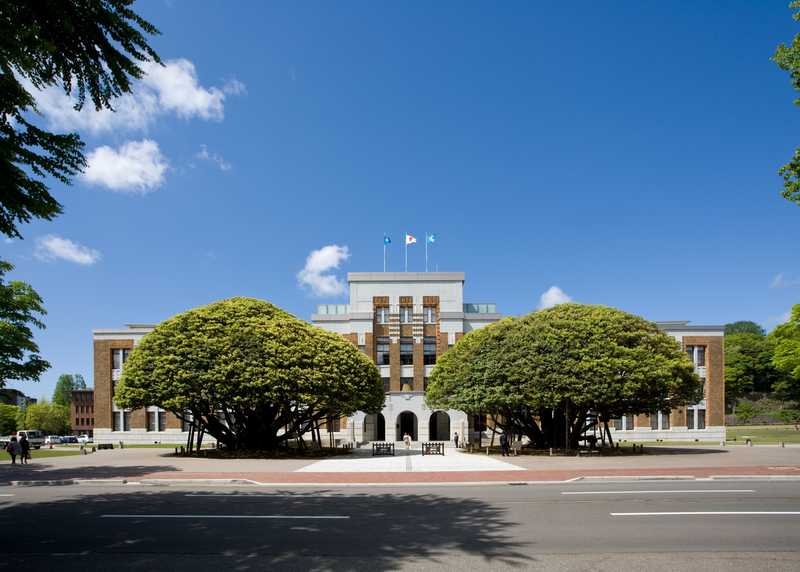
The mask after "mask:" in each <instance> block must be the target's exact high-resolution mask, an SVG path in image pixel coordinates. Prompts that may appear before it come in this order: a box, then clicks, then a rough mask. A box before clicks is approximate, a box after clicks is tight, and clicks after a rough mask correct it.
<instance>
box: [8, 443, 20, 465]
mask: <svg viewBox="0 0 800 572" xmlns="http://www.w3.org/2000/svg"><path fill="white" fill-rule="evenodd" d="M6 451H7V452H8V454H9V455H11V464H12V465H16V464H17V455H19V452H20V449H19V443H17V438H16V437H11V439H9V441H8V445H6Z"/></svg>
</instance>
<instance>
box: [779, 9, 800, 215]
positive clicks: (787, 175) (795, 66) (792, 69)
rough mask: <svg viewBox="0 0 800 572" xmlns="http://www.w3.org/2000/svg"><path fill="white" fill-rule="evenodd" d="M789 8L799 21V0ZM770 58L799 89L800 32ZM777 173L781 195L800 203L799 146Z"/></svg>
mask: <svg viewBox="0 0 800 572" xmlns="http://www.w3.org/2000/svg"><path fill="white" fill-rule="evenodd" d="M789 8H790V9H792V10H795V12H794V14H793V15H792V18H794V20H795V21H800V0H793V1H792V2H790V3H789ZM772 60H773V61H774V62H775V63H776V64H778V67H779V68H781V69H782V70H784V71H787V72H789V77H790V79H791V82H792V86H794V89H795V90H797V91H800V34H795V36H794V38H793V39H792V43H791V45H789V46H787V45H786V44H781V45H779V46H778V48H777V49H776V50H775V55H773V56H772ZM794 103H795V105H800V98H797V99H795V100H794ZM779 173H780V175H781V176H782V177H783V196H784V197H786V198H787V199H789V200H790V201H794V202H795V203H797V204H800V148H798V149H795V151H794V155H793V156H792V158H791V159H790V160H789V162H788V163H786V164H785V165H784V166H783V167H781V169H780V171H779Z"/></svg>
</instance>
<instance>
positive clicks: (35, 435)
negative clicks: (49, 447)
mask: <svg viewBox="0 0 800 572" xmlns="http://www.w3.org/2000/svg"><path fill="white" fill-rule="evenodd" d="M23 435H25V437H26V438H27V439H28V443H30V445H31V447H32V448H33V449H40V448H41V447H42V445H44V433H42V432H41V431H40V430H39V429H20V430H19V431H17V440H18V441H19V440H20V439H21V438H22V436H23Z"/></svg>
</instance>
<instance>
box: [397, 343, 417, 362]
mask: <svg viewBox="0 0 800 572" xmlns="http://www.w3.org/2000/svg"><path fill="white" fill-rule="evenodd" d="M413 363H414V338H400V365H412V364H413Z"/></svg>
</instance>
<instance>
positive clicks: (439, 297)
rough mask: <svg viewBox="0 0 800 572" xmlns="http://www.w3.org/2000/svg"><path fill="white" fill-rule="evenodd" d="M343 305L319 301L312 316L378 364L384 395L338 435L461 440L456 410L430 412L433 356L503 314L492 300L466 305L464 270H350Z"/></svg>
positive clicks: (462, 418)
mask: <svg viewBox="0 0 800 572" xmlns="http://www.w3.org/2000/svg"><path fill="white" fill-rule="evenodd" d="M347 282H348V289H349V303H348V304H321V305H320V306H319V307H318V308H317V313H316V314H314V315H312V316H311V321H312V322H313V323H314V324H315V325H317V326H320V327H322V328H324V329H326V330H329V331H331V332H336V333H338V334H341V335H342V336H344V337H345V338H347V339H348V340H350V341H351V342H352V343H353V344H355V345H356V346H358V348H359V349H360V350H361V351H362V352H364V353H365V354H366V355H368V356H369V357H370V358H371V359H372V360H373V361H374V362H375V364H376V365H377V366H378V369H379V370H380V373H381V378H382V379H383V389H384V391H385V392H386V402H385V404H384V408H383V411H382V413H380V414H372V415H366V414H364V413H362V412H359V413H356V414H355V415H353V416H351V417H349V418H347V419H343V420H341V421H340V422H339V426H338V427H336V426H335V427H334V428H333V429H334V433H336V436H337V438H340V439H343V440H353V441H357V442H362V441H383V440H386V441H400V440H402V439H403V436H404V435H405V434H408V435H410V436H411V438H412V440H414V441H428V440H431V441H450V440H452V438H453V435H454V433H458V434H459V436H460V437H461V438H462V440H463V439H464V438H465V437H467V435H468V432H469V431H470V425H471V423H470V420H469V419H468V418H467V415H466V414H465V413H463V412H461V411H454V410H447V411H432V410H430V409H428V407H427V406H426V405H425V403H424V394H425V387H426V385H427V383H428V376H429V375H430V372H431V370H432V369H433V366H434V365H435V364H436V359H437V358H438V356H440V355H441V354H443V353H444V352H445V351H447V348H449V347H450V346H452V345H453V344H454V343H456V340H458V339H459V338H460V337H461V336H462V335H464V334H465V333H466V332H469V331H471V330H474V329H477V328H480V327H482V326H485V325H487V324H490V323H492V322H495V321H497V320H499V319H500V318H501V316H500V314H498V313H497V309H496V306H495V304H491V303H481V304H476V303H464V273H463V272H351V273H349V274H348V275H347Z"/></svg>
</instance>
